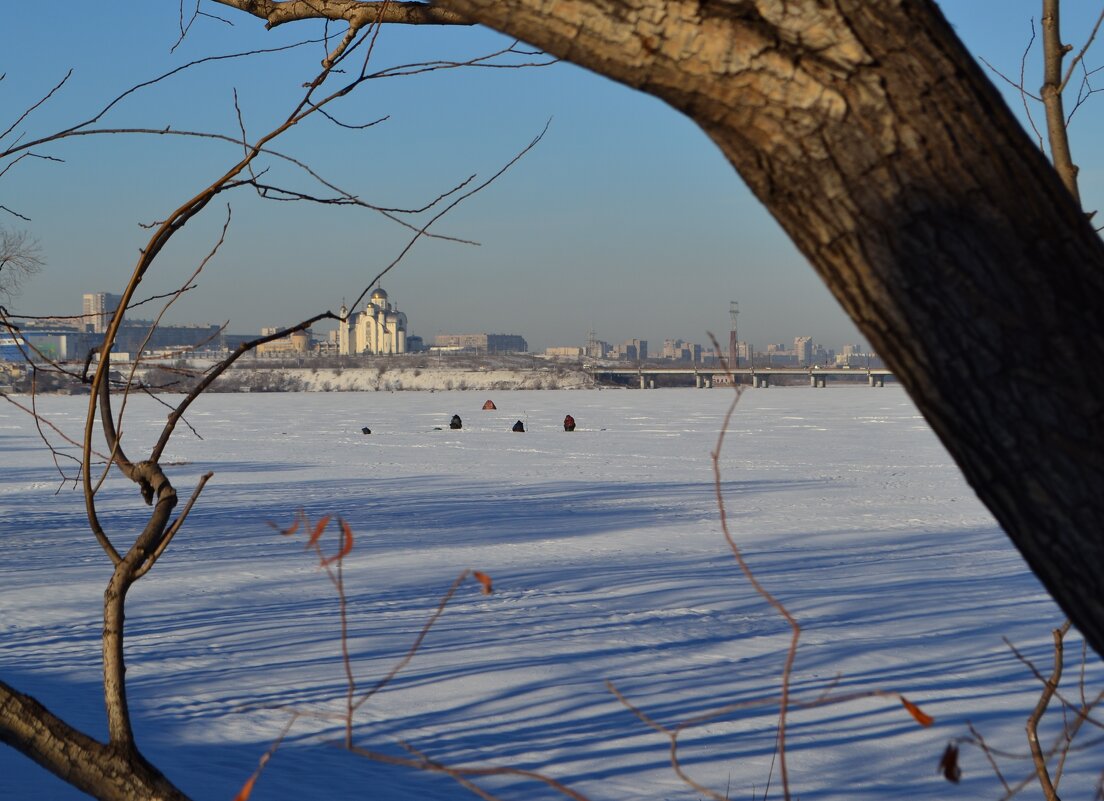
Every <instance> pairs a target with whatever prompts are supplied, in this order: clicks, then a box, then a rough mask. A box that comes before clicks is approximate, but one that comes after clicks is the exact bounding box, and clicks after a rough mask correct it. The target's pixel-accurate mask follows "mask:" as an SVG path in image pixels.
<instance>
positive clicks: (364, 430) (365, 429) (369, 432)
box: [360, 426, 372, 434]
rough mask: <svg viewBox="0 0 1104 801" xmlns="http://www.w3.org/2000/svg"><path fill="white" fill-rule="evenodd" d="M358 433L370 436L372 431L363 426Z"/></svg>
mask: <svg viewBox="0 0 1104 801" xmlns="http://www.w3.org/2000/svg"><path fill="white" fill-rule="evenodd" d="M360 433H361V434H371V433H372V429H370V428H369V427H368V426H365V427H364V428H362V429H360Z"/></svg>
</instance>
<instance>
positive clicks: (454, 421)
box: [449, 414, 464, 428]
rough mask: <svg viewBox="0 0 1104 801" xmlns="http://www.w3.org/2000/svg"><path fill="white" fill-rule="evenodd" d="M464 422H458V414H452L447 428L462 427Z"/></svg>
mask: <svg viewBox="0 0 1104 801" xmlns="http://www.w3.org/2000/svg"><path fill="white" fill-rule="evenodd" d="M463 427H464V424H463V423H462V422H460V415H458V414H454V415H453V416H452V422H451V423H449V428H463Z"/></svg>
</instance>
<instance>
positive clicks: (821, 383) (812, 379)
mask: <svg viewBox="0 0 1104 801" xmlns="http://www.w3.org/2000/svg"><path fill="white" fill-rule="evenodd" d="M809 386H811V387H814V388H815V387H827V386H828V376H826V375H817V374H816V373H811V374H810V375H809Z"/></svg>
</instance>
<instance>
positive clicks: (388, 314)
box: [337, 286, 406, 356]
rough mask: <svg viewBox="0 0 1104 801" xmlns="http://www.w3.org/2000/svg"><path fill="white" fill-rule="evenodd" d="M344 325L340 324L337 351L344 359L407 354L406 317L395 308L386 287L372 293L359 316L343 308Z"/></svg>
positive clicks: (338, 325)
mask: <svg viewBox="0 0 1104 801" xmlns="http://www.w3.org/2000/svg"><path fill="white" fill-rule="evenodd" d="M341 317H342V318H343V319H344V322H339V323H338V324H337V348H338V353H339V354H340V355H342V356H351V355H354V354H360V353H366V354H382V353H406V315H405V314H403V313H402V312H401V311H399V310H398V309H396V308H395V307H394V306H392V305H391V301H389V300H388V299H387V292H386V291H385V290H384V289H383V287H378V286H377V287H376V288H375V289H374V290H372V295H371V297H369V298H368V302H367V303H366V304H365V306H364V311H362V312H360V313H359V314H358V313H357V312H355V311H353V312H350V311H349V310H348V309H346V308H345V304H342V305H341Z"/></svg>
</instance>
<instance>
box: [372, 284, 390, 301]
mask: <svg viewBox="0 0 1104 801" xmlns="http://www.w3.org/2000/svg"><path fill="white" fill-rule="evenodd" d="M372 300H387V291H386V290H385V289H384V288H383V287H381V286H378V287H376V288H375V289H374V290H373V291H372Z"/></svg>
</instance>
